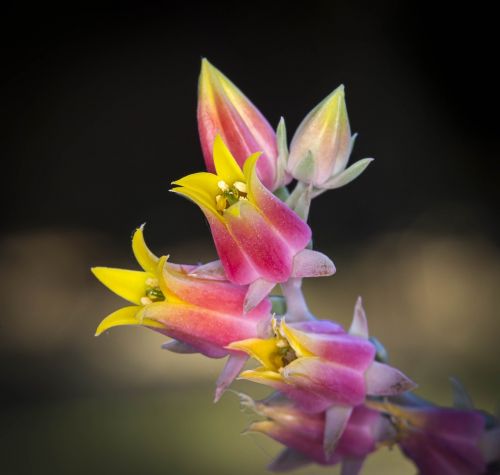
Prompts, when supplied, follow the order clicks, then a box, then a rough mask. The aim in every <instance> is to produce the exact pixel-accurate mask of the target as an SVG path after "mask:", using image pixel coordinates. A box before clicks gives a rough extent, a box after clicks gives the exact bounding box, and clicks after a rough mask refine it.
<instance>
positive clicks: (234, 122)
mask: <svg viewBox="0 0 500 475" xmlns="http://www.w3.org/2000/svg"><path fill="white" fill-rule="evenodd" d="M198 130H199V133H200V141H201V148H202V151H203V156H204V157H205V163H206V165H207V169H208V171H210V172H214V171H215V168H216V166H215V164H214V157H213V154H212V152H213V147H214V141H215V137H216V136H217V135H220V136H221V137H222V139H223V140H224V142H225V143H226V145H227V146H228V148H229V150H230V151H231V153H232V154H233V156H234V158H235V159H236V161H237V162H238V164H239V165H240V166H241V167H243V164H244V163H245V160H246V159H247V158H248V157H249V156H250V155H252V154H253V153H256V152H261V153H262V158H261V159H260V160H259V163H258V164H257V174H258V176H259V178H260V180H261V181H262V183H263V184H264V186H266V187H267V188H268V189H270V190H273V191H274V190H275V189H277V188H279V187H280V186H283V185H284V184H286V183H288V182H289V181H290V179H291V177H289V176H288V175H286V176H285V170H284V169H285V164H284V163H283V160H282V159H281V157H279V154H278V147H277V141H276V134H275V132H274V130H273V128H272V127H271V126H270V125H269V122H268V121H267V120H266V118H265V117H264V116H263V115H262V114H261V113H260V111H259V110H258V109H257V108H256V107H255V106H254V105H253V104H252V103H251V102H250V101H249V100H248V99H247V97H245V95H244V94H243V93H242V92H241V91H240V90H239V89H238V88H237V87H236V86H235V85H234V84H233V83H232V82H231V81H229V79H228V78H227V77H226V76H224V75H223V74H222V73H221V72H220V71H219V70H218V69H216V68H215V67H214V66H212V65H211V64H210V63H209V62H208V61H207V60H206V59H203V60H202V62H201V74H200V80H199V91H198Z"/></svg>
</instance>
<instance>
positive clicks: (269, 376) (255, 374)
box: [238, 367, 284, 382]
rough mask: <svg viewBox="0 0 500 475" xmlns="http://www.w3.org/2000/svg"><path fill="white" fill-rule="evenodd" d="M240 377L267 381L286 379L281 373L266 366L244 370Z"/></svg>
mask: <svg viewBox="0 0 500 475" xmlns="http://www.w3.org/2000/svg"><path fill="white" fill-rule="evenodd" d="M238 379H248V380H250V381H256V382H265V381H276V382H283V381H284V379H283V377H282V376H281V374H280V373H277V372H275V371H270V370H268V369H266V368H263V367H261V368H256V369H249V370H246V371H243V372H242V373H240V375H239V376H238Z"/></svg>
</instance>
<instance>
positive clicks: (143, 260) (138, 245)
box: [132, 224, 158, 274]
mask: <svg viewBox="0 0 500 475" xmlns="http://www.w3.org/2000/svg"><path fill="white" fill-rule="evenodd" d="M143 229H144V224H143V225H142V226H141V227H140V228H138V229H136V231H135V233H134V236H133V238H132V251H133V252H134V256H135V258H136V259H137V262H138V263H139V265H140V266H141V267H142V268H143V269H144V270H145V271H146V272H151V273H153V274H154V273H155V272H156V268H157V266H158V257H156V256H155V255H154V254H153V253H152V252H151V251H150V250H149V248H148V246H147V245H146V242H145V241H144V232H143Z"/></svg>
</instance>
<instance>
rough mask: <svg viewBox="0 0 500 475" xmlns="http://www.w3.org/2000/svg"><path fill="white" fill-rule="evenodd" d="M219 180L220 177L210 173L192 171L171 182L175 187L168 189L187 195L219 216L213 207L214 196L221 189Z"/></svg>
mask: <svg viewBox="0 0 500 475" xmlns="http://www.w3.org/2000/svg"><path fill="white" fill-rule="evenodd" d="M219 181H220V178H218V177H217V176H216V175H214V174H212V173H207V172H200V173H193V174H191V175H187V176H185V177H184V178H181V179H180V180H177V181H174V182H172V184H173V185H177V187H175V188H172V189H171V190H170V191H173V192H174V193H180V194H182V195H184V196H187V197H188V198H190V199H191V200H192V201H194V202H195V203H196V204H197V205H198V206H201V207H203V208H206V209H208V210H210V211H212V212H213V213H214V214H216V215H218V216H220V215H219V213H218V211H217V208H216V207H215V197H216V195H218V194H219V193H220V191H221V190H220V189H219V187H218V183H219Z"/></svg>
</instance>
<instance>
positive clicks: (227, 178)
mask: <svg viewBox="0 0 500 475" xmlns="http://www.w3.org/2000/svg"><path fill="white" fill-rule="evenodd" d="M198 128H199V132H200V141H201V146H202V151H203V155H204V158H205V164H206V167H207V169H208V172H200V173H194V174H190V175H187V176H185V177H183V178H181V179H179V180H176V181H174V182H173V185H174V188H173V189H172V191H173V192H175V193H177V194H180V195H183V196H185V197H187V198H189V199H190V200H191V201H193V202H194V203H195V204H196V205H197V206H199V207H200V209H201V211H202V212H203V214H204V215H205V217H206V219H207V220H208V223H209V225H210V229H211V232H212V237H213V240H214V243H215V247H216V250H217V253H218V257H219V259H218V260H216V261H214V262H209V263H207V264H204V265H196V266H195V265H180V264H174V263H171V262H170V261H169V260H168V256H161V257H157V256H156V255H155V254H153V253H152V252H151V251H150V250H149V248H148V247H147V246H146V243H145V242H144V236H143V228H142V227H141V228H139V229H137V230H136V231H135V233H134V236H133V239H132V249H133V252H134V255H135V258H136V260H137V262H138V263H139V265H140V267H141V269H142V270H126V269H113V268H108V267H94V268H93V269H92V272H93V273H94V275H95V276H96V277H97V278H98V279H99V280H100V281H101V282H102V283H103V284H104V285H105V286H107V287H108V288H109V289H110V290H112V291H113V292H114V293H116V294H117V295H119V296H121V297H123V298H124V299H125V300H127V301H128V302H129V303H130V304H129V305H127V306H125V307H123V308H121V309H119V310H117V311H115V312H113V313H112V314H110V315H108V316H107V317H106V318H104V320H103V321H102V322H101V323H100V324H99V326H98V328H97V331H96V335H100V334H101V333H102V332H104V331H106V330H108V329H110V328H113V327H116V326H122V325H128V326H142V327H146V328H149V329H152V330H154V331H156V332H159V333H161V334H163V335H166V336H168V337H169V338H170V340H169V341H168V342H167V343H165V344H164V345H163V348H165V349H167V350H170V351H173V352H177V353H201V354H203V355H204V356H206V357H209V358H222V357H226V356H227V357H228V358H227V362H226V365H225V367H224V369H223V370H222V373H221V375H220V376H219V378H218V380H217V382H216V393H215V400H216V401H217V400H218V399H219V398H220V397H221V395H222V394H223V392H224V391H225V390H226V388H227V387H228V386H229V385H230V384H231V382H232V381H233V380H234V379H235V378H236V377H239V378H240V379H244V380H246V381H250V382H256V383H259V384H264V385H266V386H269V387H271V388H273V389H274V390H275V391H276V392H274V393H273V394H272V395H271V396H270V397H269V398H268V399H266V400H264V401H254V400H253V399H252V398H250V397H249V396H245V395H241V394H240V398H241V399H242V402H243V404H244V405H245V406H246V407H249V408H251V409H252V410H253V412H254V413H256V414H257V415H258V416H259V417H260V418H261V420H259V421H256V422H254V423H252V424H251V425H250V427H249V431H252V432H260V433H263V434H266V435H267V436H270V437H272V438H273V439H275V440H277V441H278V442H280V443H281V444H283V445H284V446H285V449H284V450H283V452H282V453H281V454H280V455H279V457H278V458H277V459H276V460H275V461H274V462H273V463H272V464H271V466H270V469H271V470H275V471H284V470H289V469H293V468H296V467H299V466H302V465H304V464H306V463H311V462H315V463H318V464H322V465H335V464H341V465H342V474H343V475H358V474H359V473H360V470H361V468H362V465H363V462H364V460H365V459H366V457H367V456H369V455H370V454H371V453H372V452H374V451H375V450H377V449H378V448H380V447H383V446H387V445H388V446H392V445H398V446H399V447H400V448H401V450H402V451H403V453H404V454H405V455H406V456H407V457H408V458H409V459H410V460H412V461H413V462H414V463H415V465H416V466H417V467H418V470H419V473H420V475H493V474H495V473H498V469H499V467H500V424H499V422H498V420H497V419H495V418H493V417H491V416H489V415H487V414H485V413H484V412H481V411H478V410H476V409H474V408H473V407H472V404H471V402H470V398H469V397H468V395H467V394H466V393H465V391H464V390H463V389H462V388H461V386H460V385H459V384H458V383H457V382H455V383H454V388H455V406H456V407H454V408H443V407H438V406H435V405H433V404H431V403H429V402H428V401H424V400H422V399H420V398H418V397H417V396H415V395H413V394H412V393H411V390H412V389H414V388H415V386H416V385H415V383H414V382H413V381H412V380H411V379H409V378H408V377H407V376H405V375H404V374H403V373H402V372H401V371H399V370H397V369H396V368H394V367H392V366H390V365H389V364H387V359H388V357H387V352H386V351H385V348H384V346H383V345H382V344H381V343H380V342H379V341H378V340H377V339H375V338H373V337H372V338H370V337H369V334H368V323H367V319H366V314H365V311H364V308H363V305H362V302H361V299H358V301H357V303H356V305H355V309H354V316H353V319H352V323H351V326H350V328H349V330H348V331H346V330H344V328H343V327H342V326H341V325H340V324H338V323H336V322H333V321H331V320H326V319H317V318H316V317H315V316H314V315H313V314H312V312H311V311H310V310H309V307H308V305H307V302H306V298H305V296H304V294H303V292H302V280H303V279H304V278H308V277H318V276H330V275H332V274H334V273H335V266H334V264H333V262H332V261H331V260H330V258H329V257H327V256H326V255H324V254H322V253H320V252H317V251H314V250H312V231H311V228H310V227H309V225H308V224H307V218H308V215H309V209H310V206H311V203H312V200H313V199H314V198H315V197H316V196H318V195H319V194H321V193H323V192H325V191H326V190H331V189H335V188H338V187H340V186H343V185H345V184H347V183H349V182H350V181H352V180H353V179H355V178H356V177H357V176H359V175H360V174H361V173H362V172H363V171H364V169H365V168H366V167H367V166H368V164H369V163H370V162H371V159H364V160H360V161H358V162H356V163H354V164H353V165H351V166H350V167H347V163H348V160H349V156H350V153H351V150H352V147H353V144H354V140H355V135H352V134H351V129H350V125H349V120H348V116H347V109H346V104H345V95H344V88H343V86H341V87H339V88H337V89H336V90H335V91H334V92H332V93H331V94H330V95H329V96H328V97H327V98H326V99H324V100H323V101H322V102H321V103H320V104H318V105H317V106H316V107H315V108H314V109H313V110H312V111H311V112H310V113H309V114H308V115H307V116H306V117H305V119H304V120H303V121H302V123H301V124H300V126H299V128H298V130H297V131H296V132H295V134H294V136H293V138H292V141H291V144H290V150H289V149H288V142H287V134H286V128H285V122H284V120H283V119H281V120H280V123H279V125H278V128H277V131H276V133H275V132H274V130H273V129H272V128H271V126H270V125H269V123H268V121H267V120H266V119H265V118H264V116H263V115H262V114H261V113H260V112H259V111H258V109H257V108H256V107H255V106H254V105H253V104H252V103H251V102H250V101H249V100H248V99H247V98H246V96H244V95H243V93H242V92H241V91H240V90H239V89H238V88H236V86H235V85H234V84H233V83H231V82H230V81H229V79H227V78H226V77H225V76H224V75H223V74H222V73H221V72H220V71H219V70H217V69H216V68H215V67H213V66H212V65H211V64H210V63H209V62H208V61H207V60H203V61H202V70H201V75H200V81H199V96H198ZM292 177H293V178H295V179H296V180H297V184H296V186H295V188H294V189H293V191H291V193H290V192H289V190H288V188H287V185H288V184H289V183H290V180H291V178H292ZM277 284H279V286H280V288H281V295H271V296H270V297H269V294H270V293H271V291H272V290H273V289H274V288H275V286H276V285H277ZM250 357H252V358H254V359H255V360H257V361H258V362H259V363H260V367H257V368H254V369H246V370H244V365H245V363H246V362H247V360H248V359H249V358H250Z"/></svg>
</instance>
